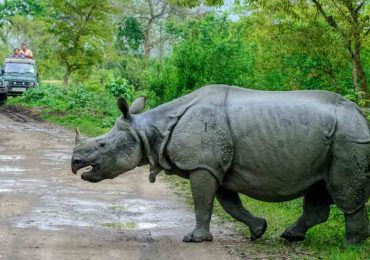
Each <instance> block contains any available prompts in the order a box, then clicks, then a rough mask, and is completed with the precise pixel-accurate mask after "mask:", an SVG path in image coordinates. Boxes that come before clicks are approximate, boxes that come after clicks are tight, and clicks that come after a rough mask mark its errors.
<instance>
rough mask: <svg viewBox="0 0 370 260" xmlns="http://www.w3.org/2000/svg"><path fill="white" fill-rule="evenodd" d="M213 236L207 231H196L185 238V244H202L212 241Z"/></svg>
mask: <svg viewBox="0 0 370 260" xmlns="http://www.w3.org/2000/svg"><path fill="white" fill-rule="evenodd" d="M212 240H213V236H212V234H211V233H210V232H209V231H207V230H205V229H195V230H194V231H193V232H191V233H189V234H187V235H186V236H184V239H183V240H182V241H183V242H202V241H212Z"/></svg>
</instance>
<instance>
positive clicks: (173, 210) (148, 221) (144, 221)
mask: <svg viewBox="0 0 370 260" xmlns="http://www.w3.org/2000/svg"><path fill="white" fill-rule="evenodd" d="M41 203H42V205H40V206H38V207H36V208H34V209H33V210H32V211H31V212H29V213H28V214H26V215H24V216H22V217H20V218H16V219H14V220H13V223H14V226H16V227H19V228H29V227H33V228H39V229H41V230H62V229H64V228H65V227H66V226H79V227H96V228H113V229H134V230H153V231H154V232H160V231H161V230H169V229H172V228H175V227H177V226H178V223H184V222H187V223H191V222H192V221H193V218H192V217H191V216H190V215H189V214H186V215H183V214H181V213H182V212H181V211H182V209H181V207H179V205H177V203H174V202H173V203H168V201H158V200H155V201H150V200H146V199H137V198H135V199H127V198H126V199H121V200H117V201H114V202H104V201H101V200H88V199H80V198H74V197H67V196H43V197H42V198H41ZM154 229H155V230H154Z"/></svg>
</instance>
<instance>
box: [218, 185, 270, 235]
mask: <svg viewBox="0 0 370 260" xmlns="http://www.w3.org/2000/svg"><path fill="white" fill-rule="evenodd" d="M216 197H217V200H218V201H219V202H220V204H221V206H222V208H223V209H224V210H225V211H226V212H227V213H228V214H230V215H231V216H232V217H233V218H235V219H236V220H238V221H240V222H243V223H244V224H246V225H247V226H248V227H249V230H250V232H251V240H256V239H258V238H260V237H261V236H262V235H263V234H264V233H265V231H266V228H267V222H266V220H265V219H263V218H258V217H255V216H253V215H252V214H251V213H250V212H249V211H248V210H246V209H245V208H244V207H243V205H242V202H241V201H240V198H239V195H238V193H236V192H233V191H230V190H227V189H225V188H223V187H220V188H219V189H218V191H217V194H216Z"/></svg>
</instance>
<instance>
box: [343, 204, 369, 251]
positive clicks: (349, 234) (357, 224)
mask: <svg viewBox="0 0 370 260" xmlns="http://www.w3.org/2000/svg"><path fill="white" fill-rule="evenodd" d="M344 215H345V219H346V239H347V242H348V244H360V243H362V242H364V241H365V240H366V239H367V238H368V237H369V235H370V233H369V232H370V230H369V226H368V219H367V213H366V207H365V206H364V207H362V208H361V209H360V210H359V211H357V212H356V213H354V214H344Z"/></svg>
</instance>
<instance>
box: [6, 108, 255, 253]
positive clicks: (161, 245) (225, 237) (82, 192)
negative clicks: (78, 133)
mask: <svg viewBox="0 0 370 260" xmlns="http://www.w3.org/2000/svg"><path fill="white" fill-rule="evenodd" d="M0 133H1V134H0V217H1V218H0V259H238V258H239V257H238V256H237V255H235V254H232V253H230V252H229V251H230V250H226V247H227V248H230V245H232V244H235V243H248V242H247V241H245V240H244V239H242V238H240V237H238V236H236V235H235V234H233V231H232V229H231V228H230V227H229V226H225V225H221V224H219V223H218V222H217V221H213V223H212V231H213V234H214V237H215V242H213V243H199V244H187V243H183V242H181V240H182V237H183V236H184V235H185V234H186V233H187V232H190V231H191V230H192V229H193V227H194V215H193V211H192V210H191V209H190V208H189V207H188V206H187V205H185V204H184V203H183V201H182V200H181V199H180V198H178V197H177V196H176V195H175V194H174V192H172V191H171V190H170V188H169V187H168V186H167V185H166V184H165V182H164V181H163V179H162V178H161V177H160V178H159V180H158V181H157V182H156V183H155V184H150V183H149V182H148V169H147V168H145V167H143V168H137V169H135V170H133V171H131V172H129V173H127V174H125V175H123V176H120V177H118V178H116V179H114V180H107V181H103V182H101V183H99V184H92V183H87V182H84V181H82V180H81V179H80V177H79V176H77V175H73V174H72V173H71V171H70V157H71V153H72V147H73V140H74V137H73V133H72V132H71V131H67V130H65V129H63V128H61V127H57V126H54V125H50V124H47V123H44V122H41V121H40V120H39V119H38V118H37V117H32V116H29V114H24V113H22V112H21V111H18V110H14V108H13V109H8V108H5V107H1V108H0Z"/></svg>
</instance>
